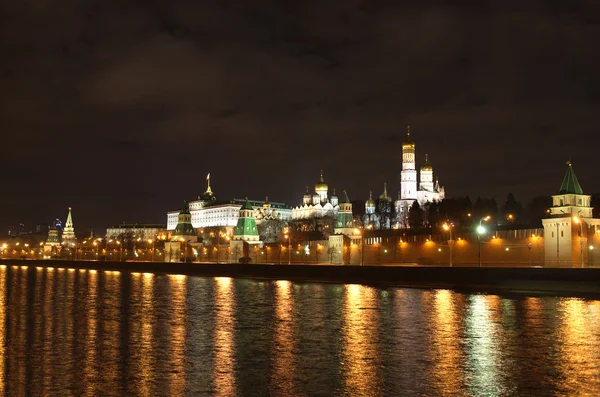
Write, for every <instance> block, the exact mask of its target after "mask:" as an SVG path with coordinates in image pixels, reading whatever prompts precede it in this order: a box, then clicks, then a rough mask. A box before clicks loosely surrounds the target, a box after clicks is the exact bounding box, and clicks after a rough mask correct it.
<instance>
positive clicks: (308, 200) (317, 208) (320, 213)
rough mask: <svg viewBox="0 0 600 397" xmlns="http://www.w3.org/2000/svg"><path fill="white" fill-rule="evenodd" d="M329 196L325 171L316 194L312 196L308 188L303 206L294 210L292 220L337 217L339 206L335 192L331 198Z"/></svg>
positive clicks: (316, 187)
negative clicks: (324, 177) (324, 176)
mask: <svg viewBox="0 0 600 397" xmlns="http://www.w3.org/2000/svg"><path fill="white" fill-rule="evenodd" d="M328 194H329V186H327V184H326V183H325V180H324V179H323V170H321V178H320V179H319V182H318V183H317V184H316V185H315V192H314V193H313V194H310V193H309V191H308V186H307V187H306V194H305V195H304V197H303V198H302V205H299V206H297V207H295V208H292V220H295V219H310V218H322V217H324V216H333V217H337V214H338V210H339V206H338V198H337V196H336V195H335V190H334V191H333V195H332V196H331V197H328Z"/></svg>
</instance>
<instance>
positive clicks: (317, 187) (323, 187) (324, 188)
mask: <svg viewBox="0 0 600 397" xmlns="http://www.w3.org/2000/svg"><path fill="white" fill-rule="evenodd" d="M328 190H329V186H327V184H326V183H325V181H324V180H323V170H321V179H319V183H317V184H316V185H315V192H317V193H320V192H325V193H327V191H328Z"/></svg>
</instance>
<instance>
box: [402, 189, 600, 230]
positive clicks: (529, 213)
mask: <svg viewBox="0 0 600 397" xmlns="http://www.w3.org/2000/svg"><path fill="white" fill-rule="evenodd" d="M591 204H592V207H594V217H598V216H599V215H600V208H599V207H600V194H594V195H593V196H592V203H591ZM551 206H552V198H551V197H547V196H540V197H535V198H533V199H532V200H531V201H530V202H529V203H527V204H526V205H523V204H522V203H521V202H520V201H518V200H517V199H516V198H515V196H514V195H513V194H512V193H509V194H508V196H507V197H506V199H505V200H504V201H503V202H501V203H498V202H497V201H496V199H495V198H493V197H492V198H485V197H477V199H476V200H475V202H473V201H472V200H471V199H470V197H468V196H467V197H458V198H456V197H453V198H447V199H444V200H442V201H439V202H432V203H427V204H425V205H424V206H423V208H421V206H419V204H418V203H416V202H415V204H413V206H412V207H411V209H410V211H409V215H408V218H409V219H408V223H409V226H410V227H411V228H432V229H435V228H439V227H441V226H442V225H443V224H444V223H446V222H451V223H453V224H454V226H455V227H457V228H468V227H472V226H474V225H476V224H477V223H479V222H480V220H481V219H482V218H484V217H487V216H489V217H490V219H489V221H487V222H489V224H493V225H498V226H506V227H511V228H512V227H514V228H540V227H542V219H544V218H547V217H549V208H550V207H551Z"/></svg>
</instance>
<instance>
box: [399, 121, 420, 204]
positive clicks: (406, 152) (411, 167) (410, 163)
mask: <svg viewBox="0 0 600 397" xmlns="http://www.w3.org/2000/svg"><path fill="white" fill-rule="evenodd" d="M406 128H407V132H406V140H405V141H404V142H403V143H402V172H401V173H400V184H401V188H400V189H401V191H400V197H401V198H402V200H416V199H417V169H416V163H415V143H414V142H413V141H412V140H411V139H410V125H409V126H407V127H406Z"/></svg>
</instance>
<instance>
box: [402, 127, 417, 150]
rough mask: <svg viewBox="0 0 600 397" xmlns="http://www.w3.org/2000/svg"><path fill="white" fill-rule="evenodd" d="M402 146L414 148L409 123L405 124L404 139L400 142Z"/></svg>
mask: <svg viewBox="0 0 600 397" xmlns="http://www.w3.org/2000/svg"><path fill="white" fill-rule="evenodd" d="M402 147H403V148H414V147H415V143H414V142H413V141H412V139H410V125H407V126H406V139H405V140H404V142H402Z"/></svg>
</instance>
